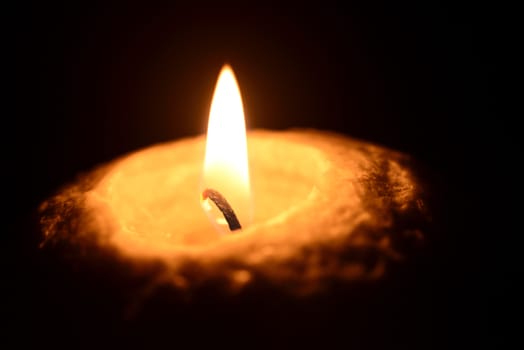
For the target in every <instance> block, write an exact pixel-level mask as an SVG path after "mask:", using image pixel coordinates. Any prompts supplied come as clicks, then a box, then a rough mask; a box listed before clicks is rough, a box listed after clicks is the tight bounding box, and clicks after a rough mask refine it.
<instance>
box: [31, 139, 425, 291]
mask: <svg viewBox="0 0 524 350" xmlns="http://www.w3.org/2000/svg"><path fill="white" fill-rule="evenodd" d="M204 148H205V137H204V136H199V137H194V138H186V139H182V140H178V141H174V142H170V143H165V144H159V145H156V146H152V147H149V148H147V149H144V150H141V151H138V152H135V153H131V154H129V155H127V156H124V157H122V158H120V159H117V160H115V161H113V162H111V163H109V164H106V165H103V166H101V167H100V168H98V169H96V170H93V171H92V172H91V173H89V174H87V175H85V176H84V177H83V178H81V179H80V180H79V181H77V182H76V183H73V184H71V185H70V186H68V187H66V188H64V189H63V190H62V191H60V192H59V193H58V195H57V196H55V197H53V198H50V199H49V200H48V201H46V202H45V203H44V204H43V205H42V208H41V213H42V221H41V222H42V227H43V231H44V234H45V237H46V238H45V242H44V247H45V246H49V245H53V243H57V242H62V243H65V245H69V246H71V247H79V246H81V247H82V251H83V252H84V254H83V256H82V257H78V259H84V260H85V263H89V256H90V252H93V255H96V253H94V252H97V251H106V252H109V253H108V254H109V255H110V256H114V258H115V260H118V261H119V262H120V263H121V262H124V264H126V263H128V264H129V266H134V267H137V266H140V265H141V264H148V263H151V262H155V263H156V264H157V265H159V266H161V268H160V269H159V270H155V271H157V272H155V273H154V275H155V276H151V278H150V283H151V284H154V283H159V282H158V281H159V278H158V276H160V275H161V276H163V277H162V278H161V280H162V283H166V281H169V282H167V283H169V284H171V285H172V286H173V288H179V289H191V288H193V287H195V286H196V285H198V284H200V283H202V282H203V281H206V280H220V281H222V285H223V286H225V288H226V289H230V290H238V289H239V288H240V289H241V288H243V287H245V286H246V285H249V284H250V283H251V282H253V281H254V280H256V279H263V280H264V281H267V282H268V283H270V284H272V285H274V286H276V287H278V288H282V289H286V290H290V291H292V292H297V293H311V292H315V291H316V290H321V289H322V288H323V286H324V285H325V282H326V281H327V280H333V279H335V280H340V281H359V280H368V279H379V278H381V277H382V276H383V275H384V274H385V273H387V268H388V266H389V265H390V264H391V263H394V262H395V261H399V260H401V259H402V258H405V257H406V252H404V251H402V247H403V246H404V245H405V244H404V243H405V241H412V240H416V241H418V240H422V239H423V236H424V232H423V231H424V230H423V224H422V223H423V222H425V220H426V216H425V207H424V205H425V204H424V200H423V191H422V188H421V187H420V185H419V181H418V180H417V179H416V178H415V175H414V173H413V172H412V169H411V168H410V159H409V157H407V156H406V155H403V154H401V153H399V152H396V151H392V150H388V149H385V148H383V147H379V146H376V145H373V144H370V143H366V142H362V141H359V140H354V139H351V138H348V137H345V136H342V135H339V134H336V133H331V132H322V131H315V130H290V131H281V132H276V131H267V130H255V131H251V132H249V133H248V152H249V163H250V172H251V178H252V192H253V195H254V197H253V198H254V213H255V215H254V220H253V223H252V224H251V225H249V226H246V227H244V228H243V229H242V230H240V231H235V232H234V233H231V234H227V235H223V234H220V233H219V232H217V231H216V230H215V229H214V228H213V225H211V223H210V221H209V219H208V217H207V216H206V215H205V213H204V212H203V210H202V207H201V203H200V200H201V199H200V193H199V181H200V179H201V171H202V160H203V156H204ZM158 271H161V272H158ZM195 271H198V272H195Z"/></svg>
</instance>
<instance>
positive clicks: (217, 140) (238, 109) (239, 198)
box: [201, 64, 252, 232]
mask: <svg viewBox="0 0 524 350" xmlns="http://www.w3.org/2000/svg"><path fill="white" fill-rule="evenodd" d="M247 154H248V153H247V142H246V123H245V118H244V109H243V106H242V97H241V95H240V88H239V87H238V83H237V81H236V78H235V74H234V73H233V70H232V69H231V67H230V66H229V65H227V64H226V65H224V66H223V67H222V70H221V72H220V74H219V77H218V80H217V83H216V87H215V92H214V95H213V99H212V101H211V109H210V113H209V122H208V126H207V140H206V155H205V159H204V170H203V175H202V187H201V192H202V191H205V190H206V189H213V190H215V191H218V192H219V193H220V194H222V196H223V197H224V198H225V199H226V200H227V202H228V203H229V204H230V205H231V208H232V209H233V210H234V212H235V213H236V216H237V218H238V220H239V221H240V224H241V225H242V227H246V226H247V225H248V224H249V223H250V222H251V220H252V203H251V188H250V180H249V165H248V155H247ZM202 207H203V208H204V211H205V212H206V214H208V216H209V218H210V220H211V221H212V222H213V224H215V226H216V227H217V228H218V230H219V231H220V232H229V229H228V225H227V222H226V220H225V218H224V215H223V214H222V212H220V211H219V210H218V209H217V207H216V206H215V205H213V204H212V203H210V201H209V200H208V199H204V198H203V200H202Z"/></svg>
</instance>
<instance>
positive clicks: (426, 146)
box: [6, 1, 509, 348]
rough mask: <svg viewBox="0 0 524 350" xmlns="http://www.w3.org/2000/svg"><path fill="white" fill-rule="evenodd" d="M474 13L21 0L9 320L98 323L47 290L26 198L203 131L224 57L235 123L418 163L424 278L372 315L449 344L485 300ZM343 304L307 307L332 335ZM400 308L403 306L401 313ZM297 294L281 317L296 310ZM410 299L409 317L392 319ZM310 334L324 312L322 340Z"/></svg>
mask: <svg viewBox="0 0 524 350" xmlns="http://www.w3.org/2000/svg"><path fill="white" fill-rule="evenodd" d="M479 14H480V10H479V9H478V8H475V7H472V6H469V5H468V4H465V3H460V2H444V1H441V2H438V1H433V2H427V1H424V2H417V1H408V2H405V1H401V2H384V3H383V2H374V1H373V2H366V3H365V4H359V3H356V4H355V3H353V2H348V3H344V4H343V5H334V4H333V5H328V4H327V3H324V2H322V3H321V4H320V3H318V4H315V3H312V4H310V5H305V4H296V5H289V4H286V5H283V4H275V5H274V6H269V5H266V6H258V5H250V6H248V5H246V4H244V5H240V6H239V5H235V6H233V5H228V4H217V5H213V6H208V5H205V6H204V5H201V6H193V7H187V6H182V5H180V6H179V5H173V4H171V5H169V6H166V5H157V4H153V3H150V2H144V3H135V2H133V3H132V4H125V5H123V4H107V3H106V4H94V3H91V2H85V3H82V2H75V3H74V4H69V3H68V2H65V3H56V2H55V3H52V4H50V3H47V2H45V3H44V2H42V3H38V4H36V3H28V4H27V5H24V6H21V7H20V8H18V9H17V11H16V16H15V19H16V25H15V26H14V28H15V31H16V44H17V45H16V46H17V47H16V48H17V51H16V52H17V53H18V55H17V63H16V65H15V66H16V70H15V72H16V78H17V80H16V85H15V87H16V91H17V92H20V94H19V98H17V99H16V100H15V103H16V118H15V119H14V120H11V121H10V122H14V130H15V134H14V135H15V138H14V139H15V140H14V144H11V149H12V150H14V152H12V151H11V152H10V153H9V155H8V156H7V157H8V160H9V161H12V162H13V163H12V164H11V165H10V169H14V170H13V171H9V172H8V179H9V181H10V183H15V184H16V185H15V186H13V187H12V188H9V189H8V193H9V194H10V197H9V203H10V206H11V209H13V208H14V209H15V211H14V215H13V216H12V218H13V220H12V221H10V222H14V224H10V226H9V229H10V230H9V235H8V236H7V237H8V241H7V242H8V244H9V246H10V247H12V249H9V251H10V253H12V254H8V255H7V256H8V258H9V259H10V260H11V261H14V268H12V269H11V272H13V271H14V274H13V276H11V277H12V278H13V279H12V282H10V283H9V288H8V291H9V293H11V295H13V296H14V298H13V300H12V302H9V304H11V306H14V307H13V310H14V313H13V316H12V320H13V321H12V322H11V323H12V324H14V325H15V326H20V327H21V328H22V329H26V330H27V332H28V334H34V335H39V336H40V337H44V338H45V335H50V334H54V336H56V337H60V335H59V334H60V333H61V332H63V333H68V334H74V335H72V336H71V338H72V339H76V337H77V336H78V337H80V338H81V337H82V336H83V335H85V334H83V333H82V332H81V331H78V329H82V328H88V327H86V325H89V324H91V323H96V322H100V320H97V319H96V317H95V316H94V315H93V314H91V316H79V317H78V318H75V316H74V312H72V311H71V310H65V309H67V307H62V309H60V307H59V306H57V305H58V304H59V301H57V297H56V296H54V294H55V293H56V291H57V290H61V289H67V288H68V287H67V286H66V285H67V282H60V281H59V278H57V277H56V276H55V277H54V279H53V276H52V275H53V272H49V271H45V264H44V265H42V262H41V260H39V258H38V257H36V258H35V256H38V249H37V245H38V243H39V241H40V239H41V238H40V236H39V234H38V232H37V231H36V230H34V227H33V220H34V219H35V210H36V208H37V206H38V204H39V203H41V202H42V201H43V200H44V199H45V198H47V197H48V196H49V195H51V194H52V193H53V192H54V191H55V190H57V189H58V188H59V187H60V186H61V185H63V184H65V183H67V182H69V181H72V180H74V178H75V176H76V175H77V174H78V173H80V172H83V171H88V170H89V169H91V168H92V167H94V166H95V165H97V164H100V163H103V162H106V161H110V160H111V159H113V158H115V157H117V156H120V155H122V154H124V153H127V152H130V151H133V150H137V149H140V148H143V147H146V146H148V145H151V144H154V143H158V142H164V141H169V140H173V139H176V138H180V137H184V136H190V135H196V134H201V133H204V132H205V128H206V123H207V117H208V109H209V104H210V100H211V96H212V92H213V88H214V85H215V82H216V78H217V74H218V72H219V70H220V68H221V66H222V65H223V64H224V63H225V62H228V63H230V64H231V65H232V67H233V69H234V71H235V73H236V75H237V78H238V81H239V84H240V88H241V92H242V95H243V100H244V106H245V111H246V116H247V124H248V128H268V129H286V128H291V127H306V128H319V129H326V130H333V131H338V132H340V133H343V134H346V135H348V136H351V137H356V138H361V139H364V140H368V141H371V142H375V143H378V144H381V145H384V146H387V147H390V148H394V149H397V150H400V151H403V152H406V153H408V154H410V155H412V156H413V157H414V158H415V159H416V160H417V161H418V162H419V164H420V166H421V168H422V169H424V173H425V174H426V175H427V176H428V178H427V181H428V183H429V184H430V192H432V199H433V201H434V203H433V206H434V208H433V209H434V213H435V218H436V224H435V227H436V229H435V230H434V235H433V237H430V239H429V242H430V243H431V244H430V246H429V248H427V249H428V250H427V251H426V252H427V257H426V259H425V260H424V261H425V262H426V265H423V267H420V268H417V269H416V270H417V272H416V273H415V272H413V271H412V272H411V273H412V274H417V277H416V278H417V279H419V278H420V281H422V282H420V283H415V282H413V281H410V282H409V283H408V284H407V285H406V289H411V291H410V292H408V293H407V294H406V295H410V296H414V295H418V296H419V299H418V301H417V302H415V304H414V305H410V303H409V300H407V298H406V300H404V302H403V304H402V305H403V306H401V307H400V309H399V310H396V311H397V313H396V314H395V315H396V316H391V315H389V316H388V317H389V318H388V321H387V322H386V321H383V322H382V327H383V329H382V330H384V329H385V328H387V326H386V324H388V322H390V323H391V325H392V327H393V325H394V324H397V326H396V327H397V328H398V329H402V327H403V326H406V327H415V325H417V326H418V327H420V328H416V327H415V328H413V331H412V332H413V333H418V334H419V335H418V336H414V337H413V339H412V341H411V343H410V342H408V343H407V345H406V344H405V339H404V340H402V341H401V340H399V339H403V338H402V337H400V336H399V337H398V339H397V338H395V337H393V339H396V340H397V341H398V342H397V343H395V341H393V342H392V343H391V344H389V345H391V346H392V347H395V346H396V345H398V346H400V345H405V346H408V347H409V345H414V344H415V343H416V344H417V345H420V344H424V346H422V347H420V348H433V346H434V347H435V348H437V347H438V346H444V347H445V348H454V347H455V346H457V347H459V346H462V345H464V344H471V342H473V341H477V340H478V339H479V337H478V333H479V332H480V329H483V328H482V327H483V326H484V325H486V323H487V319H485V318H484V317H483V316H484V315H487V313H488V311H489V305H488V304H489V303H488V302H487V299H485V297H484V295H481V294H480V293H478V289H476V288H477V284H476V283H475V282H478V279H479V278H478V277H479V276H480V275H481V274H483V273H480V272H479V271H480V270H482V269H483V268H484V264H483V263H482V262H481V261H482V258H481V254H480V253H479V250H480V243H481V241H482V240H483V235H482V234H480V233H481V227H482V226H483V223H482V222H479V219H478V217H482V216H483V215H484V213H483V212H477V211H476V209H474V208H475V204H476V203H478V201H480V200H482V199H483V197H484V196H483V193H482V191H480V192H479V191H478V189H479V188H483V186H484V185H483V182H482V180H481V179H480V177H478V176H476V174H477V173H478V172H479V171H480V169H481V166H480V165H479V164H481V163H482V161H483V159H484V157H486V156H487V157H495V156H496V154H495V155H494V153H496V151H495V148H494V147H493V145H491V146H488V147H484V146H483V145H484V143H483V142H486V138H487V137H488V136H487V135H488V132H489V135H491V136H489V137H490V139H491V140H495V139H497V140H498V138H499V137H500V138H501V139H502V138H503V137H501V136H503V135H504V134H505V127H504V125H503V124H502V123H501V122H499V121H496V120H493V119H490V118H485V117H483V116H484V115H485V114H486V113H487V111H488V110H489V108H490V107H491V103H492V101H491V98H490V90H489V88H490V86H489V80H490V75H489V74H490V66H489V64H487V62H485V61H483V60H482V59H481V57H482V56H483V51H485V50H487V49H486V47H485V46H483V45H479V43H480V38H483V40H484V42H486V41H489V40H490V37H489V34H488V32H489V31H487V30H484V28H483V27H481V26H478V25H477V24H478V23H479V22H480V20H479V19H478V18H479ZM11 177H12V178H11ZM9 187H11V186H9ZM11 255H12V256H11ZM6 266H7V265H6ZM42 266H44V267H42ZM481 266H482V268H481ZM488 269H489V267H488ZM414 270H415V269H414ZM493 270H494V269H493ZM489 271H491V272H493V271H492V270H489ZM9 275H10V274H9ZM491 278H492V280H490V281H491V282H490V283H494V284H497V285H498V286H501V287H500V288H499V291H498V294H497V295H502V294H503V293H502V292H500V290H504V289H505V288H509V284H507V283H506V282H505V281H504V280H503V277H497V276H495V277H493V276H492V277H491ZM60 283H63V284H64V285H60ZM505 283H506V284H505ZM50 284H53V286H50ZM11 287H12V288H11ZM418 288H420V290H419V289H418ZM401 289H402V288H401ZM397 293H399V294H401V292H398V291H397ZM402 293H404V292H402ZM337 295H338V298H341V299H342V298H344V295H343V294H341V293H340V292H339V293H338V294H337ZM71 298H72V297H71ZM492 298H493V297H492ZM328 299H329V298H328ZM69 302H71V300H69ZM73 305H74V303H73ZM277 305H278V303H277ZM315 305H316V304H314V303H310V305H309V306H310V307H311V308H312V309H315V307H317V308H319V307H318V306H315ZM320 305H324V306H325V305H326V303H325V302H324V303H320ZM330 305H331V304H330ZM344 305H345V306H344V307H345V308H343V307H342V309H341V311H340V313H337V311H336V310H337V308H336V307H333V306H332V305H331V307H332V308H334V309H330V308H329V307H327V310H331V311H322V315H323V316H322V317H324V318H323V319H329V320H331V321H332V322H334V324H336V325H338V326H337V327H338V328H337V327H335V326H333V328H334V329H335V330H336V331H338V333H337V334H339V335H340V334H342V333H343V327H344V326H343V325H344V320H346V317H348V318H351V309H352V308H353V307H354V305H351V304H350V303H347V304H344ZM211 308H212V307H211ZM217 308H218V309H220V308H219V307H217ZM404 308H407V309H408V310H409V309H410V308H412V310H411V311H412V312H406V314H407V316H406V315H404V311H403V310H404ZM212 309H213V308H212ZM297 309H300V307H298V306H296V309H293V308H292V307H291V309H290V310H294V311H290V310H288V311H289V313H290V314H289V315H285V317H283V318H284V319H286V320H290V321H289V322H291V323H292V322H293V321H296V319H294V318H293V316H292V315H293V312H295V313H297V312H298V311H297ZM414 309H417V311H416V312H414V311H413V310H414ZM425 309H427V312H426V311H425ZM202 310H205V308H204V307H201V308H200V309H196V310H185V311H181V313H182V314H184V313H187V314H192V313H193V314H194V313H198V312H201V313H203V314H205V311H202ZM213 310H215V315H217V314H219V312H218V311H216V309H213ZM370 310H371V309H370ZM372 310H373V311H370V312H369V313H366V311H365V310H361V311H360V314H359V315H360V316H361V317H362V315H366V314H367V317H368V318H369V320H372V319H373V317H374V313H375V316H376V317H377V318H379V317H383V316H384V314H381V313H379V312H378V311H377V310H378V307H375V308H373V309H372ZM317 311H318V310H317ZM330 312H332V314H330ZM298 314H300V315H301V316H300V317H306V318H307V317H309V316H310V315H309V316H308V315H307V313H306V314H304V313H303V312H302V313H300V312H298ZM184 315H185V314H184ZM290 315H291V316H290ZM414 315H415V316H414ZM421 315H424V316H423V317H422V319H421V320H420V322H418V321H417V320H409V322H408V321H407V319H408V318H409V317H421ZM281 316H282V315H281ZM10 317H11V316H10ZM90 317H91V318H90ZM266 317H268V318H271V316H268V315H266ZM286 317H287V318H286ZM297 317H298V316H297ZM204 318H205V317H204ZM15 320H16V321H15ZM369 320H368V321H369ZM346 321H347V322H349V323H348V324H352V323H351V321H348V320H346ZM195 322H196V321H195ZM281 322H284V321H281ZM286 322H287V321H286ZM75 323H77V324H79V326H78V328H75V326H74V324H75ZM262 323H263V322H262ZM267 323H271V322H270V321H268V322H267ZM353 323H355V322H353ZM55 327H56V329H55ZM397 328H394V329H397ZM72 329H76V331H72ZM422 330H423V331H422ZM297 332H298V333H300V332H299V331H297ZM322 332H324V333H322ZM334 332H335V331H334ZM367 332H368V333H369V334H368V333H366V331H365V330H363V331H362V333H363V334H367V335H369V336H370V337H373V336H374V335H373V334H371V332H370V331H369V329H368V330H367ZM407 333H409V331H406V329H402V331H401V332H399V334H404V335H405V334H407ZM323 334H324V335H326V334H328V332H327V331H326V329H324V330H323V331H321V332H320V335H319V337H320V338H319V339H322V335H323ZM90 336H93V334H91V335H90ZM197 337H198V335H197ZM266 337H267V335H266ZM326 337H327V338H329V336H327V335H326ZM497 339H498V338H497ZM363 343H365V341H364V342H363ZM363 343H359V344H360V345H362V344H363ZM432 345H433V346H432ZM360 347H362V346H360ZM364 347H365V346H364ZM414 348H418V346H414Z"/></svg>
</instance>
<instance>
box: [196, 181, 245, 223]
mask: <svg viewBox="0 0 524 350" xmlns="http://www.w3.org/2000/svg"><path fill="white" fill-rule="evenodd" d="M202 198H203V199H204V200H206V199H208V198H209V199H211V200H212V201H213V203H215V205H216V206H217V207H218V209H220V211H221V212H222V214H223V215H224V218H225V219H226V221H227V224H228V226H229V229H230V230H231V231H235V230H238V229H241V228H242V226H240V222H238V219H237V216H236V215H235V212H234V211H233V208H231V206H230V205H229V203H228V202H227V200H226V198H224V196H222V195H221V194H220V192H218V191H217V190H213V189H211V188H206V189H205V190H204V192H202Z"/></svg>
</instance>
